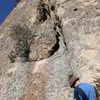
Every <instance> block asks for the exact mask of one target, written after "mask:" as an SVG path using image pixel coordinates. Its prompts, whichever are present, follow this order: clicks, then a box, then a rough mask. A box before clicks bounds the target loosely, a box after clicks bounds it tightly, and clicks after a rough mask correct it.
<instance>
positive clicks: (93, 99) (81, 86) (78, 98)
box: [69, 75, 100, 100]
mask: <svg viewBox="0 0 100 100" xmlns="http://www.w3.org/2000/svg"><path fill="white" fill-rule="evenodd" d="M69 84H70V87H71V88H74V99H75V100H100V98H99V93H98V92H97V90H96V88H95V87H94V86H93V85H91V84H89V83H82V82H81V81H80V78H79V77H76V76H75V75H71V76H69Z"/></svg>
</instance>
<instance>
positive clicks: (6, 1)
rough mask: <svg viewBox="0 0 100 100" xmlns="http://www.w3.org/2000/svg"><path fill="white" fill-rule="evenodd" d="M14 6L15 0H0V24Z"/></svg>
mask: <svg viewBox="0 0 100 100" xmlns="http://www.w3.org/2000/svg"><path fill="white" fill-rule="evenodd" d="M15 6H16V0H0V25H1V23H2V22H3V21H4V20H5V18H6V17H7V15H8V14H9V13H10V12H11V11H12V10H13V8H14V7H15Z"/></svg>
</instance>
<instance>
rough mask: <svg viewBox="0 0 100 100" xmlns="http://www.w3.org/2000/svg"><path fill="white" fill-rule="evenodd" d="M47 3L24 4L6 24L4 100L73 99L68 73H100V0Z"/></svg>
mask: <svg viewBox="0 0 100 100" xmlns="http://www.w3.org/2000/svg"><path fill="white" fill-rule="evenodd" d="M41 1H42V0H41ZM44 3H45V4H46V5H45V7H46V10H45V11H44V12H42V11H43V9H42V8H41V2H40V1H39V0H22V1H20V2H19V3H18V5H17V6H16V8H15V9H14V10H13V12H12V13H11V14H10V15H9V16H8V18H7V19H6V21H5V22H4V23H3V24H2V26H0V58H1V60H0V100H73V99H72V90H71V89H70V87H69V83H68V75H70V74H71V73H72V72H74V73H75V74H77V75H79V76H80V77H81V80H82V81H84V82H93V80H94V78H95V77H97V76H99V75H100V74H99V72H100V66H99V64H100V57H99V54H100V29H99V28H100V23H99V20H100V1H99V0H44ZM72 69H73V70H72Z"/></svg>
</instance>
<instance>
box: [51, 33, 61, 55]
mask: <svg viewBox="0 0 100 100" xmlns="http://www.w3.org/2000/svg"><path fill="white" fill-rule="evenodd" d="M59 37H60V34H59V33H58V32H57V34H56V44H55V45H54V46H53V47H52V49H51V50H50V51H49V53H50V56H52V55H54V53H55V52H56V51H57V50H58V49H59V47H60V46H59V41H60V40H59Z"/></svg>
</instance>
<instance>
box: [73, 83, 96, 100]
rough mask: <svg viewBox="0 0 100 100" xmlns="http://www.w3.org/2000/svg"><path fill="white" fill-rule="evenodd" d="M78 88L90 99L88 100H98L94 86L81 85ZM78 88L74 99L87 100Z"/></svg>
mask: <svg viewBox="0 0 100 100" xmlns="http://www.w3.org/2000/svg"><path fill="white" fill-rule="evenodd" d="M78 87H79V88H81V89H82V90H83V91H84V93H85V94H86V96H87V97H88V99H87V100H96V93H95V88H94V86H93V85H91V84H89V83H81V84H79V85H78ZM78 87H76V88H75V90H74V98H75V99H76V100H86V99H84V97H85V96H83V93H82V92H81V91H80V89H79V88H78ZM82 96H83V97H82Z"/></svg>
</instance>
